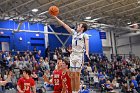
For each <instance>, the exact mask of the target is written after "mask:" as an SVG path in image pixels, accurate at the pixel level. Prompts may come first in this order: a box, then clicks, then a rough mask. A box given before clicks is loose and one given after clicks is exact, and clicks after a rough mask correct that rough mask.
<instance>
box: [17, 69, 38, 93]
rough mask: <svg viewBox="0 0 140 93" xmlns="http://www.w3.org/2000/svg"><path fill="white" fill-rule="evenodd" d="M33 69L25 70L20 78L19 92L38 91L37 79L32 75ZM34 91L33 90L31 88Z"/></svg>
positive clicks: (34, 92) (29, 92)
mask: <svg viewBox="0 0 140 93" xmlns="http://www.w3.org/2000/svg"><path fill="white" fill-rule="evenodd" d="M30 75H31V71H30V70H29V69H27V68H26V69H24V70H23V77H21V78H20V79H19V80H18V83H17V90H18V93H36V86H35V81H34V79H32V78H31V77H30ZM31 88H32V91H33V92H31V90H30V89H31Z"/></svg>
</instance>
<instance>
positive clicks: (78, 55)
mask: <svg viewBox="0 0 140 93" xmlns="http://www.w3.org/2000/svg"><path fill="white" fill-rule="evenodd" d="M54 18H55V19H56V20H57V21H58V22H59V23H60V24H61V25H62V26H63V27H64V28H65V29H66V30H67V31H68V32H69V33H71V34H72V53H71V55H70V69H71V71H72V72H71V81H72V83H71V84H72V90H73V91H76V92H77V91H79V89H80V72H81V68H82V66H83V63H84V52H85V51H86V55H87V57H88V58H89V37H88V35H87V34H85V33H84V32H85V31H86V30H87V24H86V23H80V24H79V25H78V26H77V29H76V31H75V30H74V29H71V28H70V27H69V26H68V25H67V24H65V23H64V22H63V21H61V20H60V19H59V18H58V17H56V16H54ZM77 93H78V92H77Z"/></svg>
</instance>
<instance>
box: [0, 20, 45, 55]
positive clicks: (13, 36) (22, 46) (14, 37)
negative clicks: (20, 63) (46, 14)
mask: <svg viewBox="0 0 140 93" xmlns="http://www.w3.org/2000/svg"><path fill="white" fill-rule="evenodd" d="M18 24H19V23H17V22H15V21H11V20H10V21H0V28H6V29H7V28H8V29H17V27H18ZM20 30H35V31H40V30H41V31H44V25H43V24H32V25H31V24H30V23H28V22H25V23H23V24H22V26H21V29H20ZM1 31H3V32H4V34H3V35H0V36H9V39H7V38H0V42H9V44H10V50H13V49H14V50H15V51H26V50H31V51H33V48H34V47H36V48H37V50H41V51H42V56H44V51H45V40H34V41H32V40H31V38H43V39H44V34H39V36H36V34H37V33H29V32H19V33H12V31H10V30H9V31H8V30H1ZM20 37H22V41H20V40H19V38H20ZM28 42H30V44H29V43H28ZM31 42H33V43H35V44H32V43H31ZM40 44H41V45H40Z"/></svg>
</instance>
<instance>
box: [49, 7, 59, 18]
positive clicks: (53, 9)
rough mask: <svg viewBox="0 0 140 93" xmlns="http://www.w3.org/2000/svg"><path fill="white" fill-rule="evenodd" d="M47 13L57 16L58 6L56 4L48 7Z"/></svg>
mask: <svg viewBox="0 0 140 93" xmlns="http://www.w3.org/2000/svg"><path fill="white" fill-rule="evenodd" d="M49 14H50V15H53V16H57V15H58V14H59V8H58V7H57V6H51V7H50V8H49Z"/></svg>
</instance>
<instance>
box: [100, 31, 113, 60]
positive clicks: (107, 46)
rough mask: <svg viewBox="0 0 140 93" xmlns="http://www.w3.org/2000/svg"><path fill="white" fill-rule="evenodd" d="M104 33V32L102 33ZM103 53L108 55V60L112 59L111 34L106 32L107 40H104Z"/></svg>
mask: <svg viewBox="0 0 140 93" xmlns="http://www.w3.org/2000/svg"><path fill="white" fill-rule="evenodd" d="M102 32H104V31H102ZM102 46H103V53H104V54H106V56H107V57H108V59H110V58H111V42H110V32H109V31H107V32H106V39H102Z"/></svg>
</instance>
